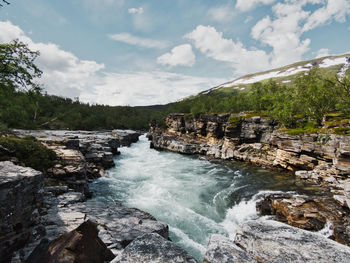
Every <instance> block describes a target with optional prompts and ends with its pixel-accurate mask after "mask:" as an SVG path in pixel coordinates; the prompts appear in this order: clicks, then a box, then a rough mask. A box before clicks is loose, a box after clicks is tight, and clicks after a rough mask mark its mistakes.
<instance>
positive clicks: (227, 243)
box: [203, 235, 257, 263]
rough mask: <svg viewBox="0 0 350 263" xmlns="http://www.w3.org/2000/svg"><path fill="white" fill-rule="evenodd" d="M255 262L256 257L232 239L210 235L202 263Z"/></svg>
mask: <svg viewBox="0 0 350 263" xmlns="http://www.w3.org/2000/svg"><path fill="white" fill-rule="evenodd" d="M235 262H236V263H256V262H257V261H256V259H255V258H254V257H253V256H251V255H249V254H248V253H246V252H245V251H244V250H243V249H241V248H240V247H238V246H237V245H236V244H235V243H234V242H233V240H230V239H228V238H227V237H225V236H222V235H212V236H211V237H210V240H209V244H208V247H207V251H206V252H205V257H204V260H203V263H235Z"/></svg>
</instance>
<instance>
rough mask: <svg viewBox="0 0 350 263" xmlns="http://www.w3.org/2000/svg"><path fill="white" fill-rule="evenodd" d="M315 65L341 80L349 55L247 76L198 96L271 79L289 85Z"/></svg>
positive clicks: (303, 62) (311, 61) (300, 63)
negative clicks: (332, 73) (335, 74)
mask: <svg viewBox="0 0 350 263" xmlns="http://www.w3.org/2000/svg"><path fill="white" fill-rule="evenodd" d="M316 65H318V66H319V67H320V68H322V69H324V70H327V71H330V72H334V73H337V74H338V75H339V77H340V78H342V77H344V75H345V74H346V72H349V70H348V69H349V66H350V54H344V55H339V56H327V57H322V58H317V59H313V60H307V61H301V62H297V63H294V64H291V65H288V66H284V67H280V68H276V69H272V70H268V71H264V72H260V73H255V74H249V75H246V76H243V77H240V78H237V79H235V80H233V81H229V82H226V83H224V84H221V85H219V86H217V87H214V88H211V89H209V90H206V91H203V92H201V93H200V94H209V93H211V92H213V91H222V92H227V91H230V90H232V89H236V90H244V89H245V88H247V87H249V86H250V85H251V84H253V83H255V82H259V81H262V82H264V81H267V80H269V79H273V80H275V81H276V82H277V83H291V82H293V80H294V79H295V78H296V77H297V76H299V75H301V74H305V72H307V71H309V70H310V69H311V68H312V67H314V66H316Z"/></svg>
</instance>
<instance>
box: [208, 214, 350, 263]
mask: <svg viewBox="0 0 350 263" xmlns="http://www.w3.org/2000/svg"><path fill="white" fill-rule="evenodd" d="M349 258H350V248H349V247H347V246H344V245H341V244H339V243H337V242H334V241H332V240H330V239H327V238H326V237H324V236H323V235H321V234H318V233H312V232H310V231H305V230H302V229H299V228H295V227H292V226H289V225H286V224H284V223H280V222H276V221H273V220H267V219H258V220H251V221H247V222H245V223H243V224H242V225H241V226H240V228H239V229H238V230H237V234H236V237H235V239H234V240H229V239H228V238H226V237H223V236H220V235H214V236H212V238H211V239H210V241H209V245H208V249H207V252H206V255H205V258H204V262H206V263H215V262H220V263H229V262H247V263H248V262H249V263H250V262H271V263H272V262H276V263H277V262H278V263H299V262H300V263H304V262H314V263H336V262H337V263H341V262H343V263H345V262H349ZM218 259H219V261H218Z"/></svg>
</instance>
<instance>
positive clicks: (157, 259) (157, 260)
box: [112, 233, 197, 263]
mask: <svg viewBox="0 0 350 263" xmlns="http://www.w3.org/2000/svg"><path fill="white" fill-rule="evenodd" d="M112 262H113V263H144V262H152V263H196V262H197V261H196V260H195V259H194V258H193V257H192V256H191V255H189V254H188V253H187V252H186V251H184V250H183V249H182V248H180V247H178V246H176V245H175V244H174V243H172V242H170V241H168V240H166V239H164V238H163V237H161V236H160V235H158V234H155V233H149V234H145V235H142V236H140V237H138V238H136V239H135V240H134V241H133V242H131V243H130V244H129V245H128V246H127V247H126V248H125V249H124V251H123V252H122V253H121V255H120V256H119V257H117V258H116V259H115V260H113V261H112Z"/></svg>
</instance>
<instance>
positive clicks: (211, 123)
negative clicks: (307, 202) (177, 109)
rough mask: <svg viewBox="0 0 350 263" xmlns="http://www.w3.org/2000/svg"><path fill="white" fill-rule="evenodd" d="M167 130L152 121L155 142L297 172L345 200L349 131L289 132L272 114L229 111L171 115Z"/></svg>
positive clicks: (166, 147)
mask: <svg viewBox="0 0 350 263" xmlns="http://www.w3.org/2000/svg"><path fill="white" fill-rule="evenodd" d="M166 125H167V129H166V130H160V129H158V128H157V127H155V125H153V126H151V128H150V133H149V137H150V138H151V147H152V148H155V149H159V150H169V151H174V152H179V153H183V154H201V155H206V156H208V157H210V158H217V159H223V160H232V159H236V160H241V161H246V162H250V163H253V164H256V165H260V166H263V167H276V168H282V169H287V170H290V171H293V172H295V174H296V176H297V177H298V178H300V179H302V180H305V181H310V182H313V183H317V184H322V185H326V186H327V187H328V188H329V189H330V190H331V191H332V192H333V193H334V194H335V195H337V196H338V197H337V200H338V201H340V202H341V203H343V204H346V200H347V198H346V194H345V192H344V188H345V185H346V184H347V183H348V181H349V175H350V136H343V135H335V134H304V135H290V134H288V133H287V132H285V131H281V130H279V129H277V128H276V123H275V122H274V121H271V120H270V119H268V118H265V117H260V116H254V117H244V116H237V115H230V114H211V115H202V116H200V117H199V118H195V119H194V118H187V116H186V115H185V114H171V115H169V116H168V117H167V119H166Z"/></svg>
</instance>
